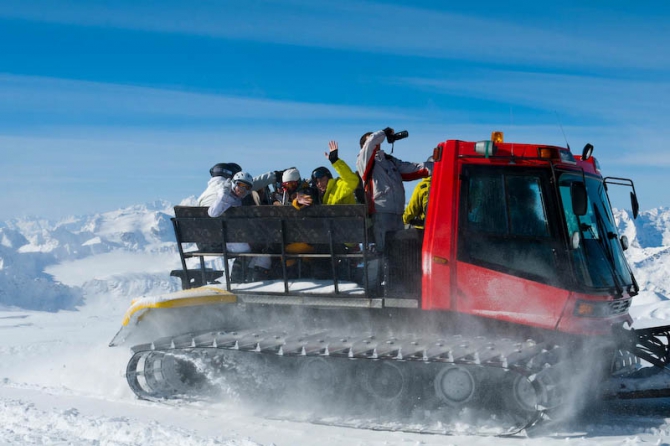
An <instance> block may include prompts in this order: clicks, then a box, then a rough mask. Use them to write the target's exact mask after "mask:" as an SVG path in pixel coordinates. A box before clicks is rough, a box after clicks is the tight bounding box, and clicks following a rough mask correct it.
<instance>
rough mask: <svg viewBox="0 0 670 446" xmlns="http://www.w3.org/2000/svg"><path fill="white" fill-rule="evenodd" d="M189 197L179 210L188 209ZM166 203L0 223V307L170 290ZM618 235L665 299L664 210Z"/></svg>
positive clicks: (646, 290)
mask: <svg viewBox="0 0 670 446" xmlns="http://www.w3.org/2000/svg"><path fill="white" fill-rule="evenodd" d="M194 201H195V198H194V197H190V198H187V199H185V200H184V201H182V203H180V204H193V203H194ZM173 215H174V212H173V206H172V204H171V203H168V202H166V201H155V202H153V203H147V204H143V205H135V206H130V207H128V208H125V209H120V210H116V211H111V212H106V213H103V214H94V215H85V216H79V217H69V218H67V219H63V220H60V221H47V220H43V219H40V218H21V219H16V220H10V221H5V222H0V307H3V306H4V307H18V308H23V309H32V310H42V311H57V310H60V309H74V308H76V307H77V306H78V305H80V304H81V303H82V302H83V299H84V297H85V296H88V295H106V296H109V297H111V298H118V299H120V300H122V301H123V302H124V305H125V304H126V303H127V302H128V301H129V299H130V298H132V297H135V296H139V295H142V294H147V293H150V294H155V293H158V292H166V291H175V290H178V289H179V288H180V284H179V281H178V280H177V279H175V278H171V277H169V271H170V270H172V269H176V268H178V267H179V256H178V255H177V249H176V244H175V239H174V234H173V229H172V223H171V221H170V218H171V217H172V216H173ZM615 216H616V218H617V222H618V228H619V233H620V234H622V235H626V236H627V237H628V240H629V242H630V248H629V249H628V250H627V251H626V255H627V257H628V260H629V262H630V264H631V266H632V268H633V270H634V272H635V275H636V278H637V280H638V282H639V284H640V287H641V289H642V290H643V293H641V294H640V297H639V298H638V301H639V302H638V303H653V302H657V301H664V300H667V299H669V298H670V209H669V208H657V209H652V210H649V211H644V212H641V213H640V215H639V216H638V218H637V219H635V220H633V218H632V215H631V213H630V212H627V211H621V210H617V211H616V212H615Z"/></svg>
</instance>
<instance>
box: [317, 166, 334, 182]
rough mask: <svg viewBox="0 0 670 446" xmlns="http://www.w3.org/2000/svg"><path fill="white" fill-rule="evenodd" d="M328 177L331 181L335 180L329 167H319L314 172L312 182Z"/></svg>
mask: <svg viewBox="0 0 670 446" xmlns="http://www.w3.org/2000/svg"><path fill="white" fill-rule="evenodd" d="M321 177H328V178H329V179H332V178H333V174H332V173H330V170H328V168H327V167H323V166H321V167H317V168H316V169H314V170H313V171H312V181H316V179H317V178H321Z"/></svg>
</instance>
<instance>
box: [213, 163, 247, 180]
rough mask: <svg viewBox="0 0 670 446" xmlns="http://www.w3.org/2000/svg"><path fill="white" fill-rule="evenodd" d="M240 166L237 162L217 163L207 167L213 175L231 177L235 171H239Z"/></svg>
mask: <svg viewBox="0 0 670 446" xmlns="http://www.w3.org/2000/svg"><path fill="white" fill-rule="evenodd" d="M241 170H242V168H241V167H240V165H239V164H235V163H218V164H214V166H213V167H212V168H211V169H209V174H210V175H211V176H213V177H224V178H232V177H233V175H235V174H236V173H237V172H240V171H241Z"/></svg>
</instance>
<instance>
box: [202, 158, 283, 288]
mask: <svg viewBox="0 0 670 446" xmlns="http://www.w3.org/2000/svg"><path fill="white" fill-rule="evenodd" d="M253 186H254V179H253V177H252V176H251V175H250V174H249V173H247V172H244V171H241V172H237V173H236V174H235V175H233V177H232V178H231V179H230V181H228V182H226V183H225V184H224V185H223V187H222V188H221V189H220V190H219V193H218V195H217V199H216V201H215V202H214V203H213V204H212V205H211V206H210V207H209V209H207V214H208V215H209V216H210V217H219V216H220V215H223V213H224V212H226V211H227V210H228V209H230V208H231V207H236V206H241V205H242V200H243V199H244V197H246V196H247V195H248V194H249V192H251V189H252V188H253ZM226 249H227V250H228V251H230V252H233V253H241V252H251V246H249V244H248V243H226ZM247 266H248V268H249V269H251V274H249V275H246V276H247V277H254V278H255V277H262V278H264V277H268V276H269V269H270V266H271V259H270V258H269V257H254V258H253V259H251V261H250V262H249V264H248V265H247ZM244 270H245V268H244V262H243V261H240V259H239V258H238V259H235V262H234V263H233V268H232V273H231V281H233V282H242V281H243V280H244V277H245V274H244V272H245V271H244ZM257 272H258V273H260V274H255V273H257ZM261 280H262V279H261Z"/></svg>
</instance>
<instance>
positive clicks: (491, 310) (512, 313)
mask: <svg viewBox="0 0 670 446" xmlns="http://www.w3.org/2000/svg"><path fill="white" fill-rule="evenodd" d="M456 269H457V279H456V285H457V292H456V295H457V302H458V304H457V306H456V308H455V310H456V311H458V312H461V313H467V314H473V315H477V316H485V317H489V318H494V319H498V320H503V321H507V322H513V323H517V324H523V325H529V326H532V327H540V328H546V329H549V330H553V329H555V328H556V325H557V324H558V321H559V319H560V317H561V314H562V313H563V308H564V307H565V304H566V302H567V299H568V296H569V295H570V292H569V291H566V290H561V289H559V288H555V287H552V286H549V285H544V284H541V283H537V282H533V281H530V280H525V279H522V278H520V277H514V276H510V275H508V274H503V273H500V272H497V271H492V270H489V269H486V268H482V267H479V266H475V265H470V264H468V263H464V262H457V265H456Z"/></svg>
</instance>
